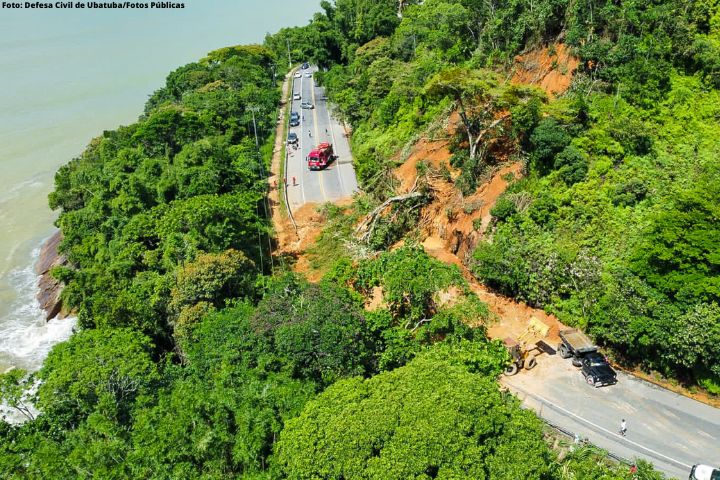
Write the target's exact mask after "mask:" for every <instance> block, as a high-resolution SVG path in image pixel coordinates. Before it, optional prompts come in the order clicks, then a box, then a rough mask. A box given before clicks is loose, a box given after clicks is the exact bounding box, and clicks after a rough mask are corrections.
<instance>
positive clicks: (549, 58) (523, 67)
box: [512, 43, 580, 98]
mask: <svg viewBox="0 0 720 480" xmlns="http://www.w3.org/2000/svg"><path fill="white" fill-rule="evenodd" d="M553 50H554V52H553ZM578 65H580V60H579V59H578V58H577V57H574V56H573V55H571V54H570V52H569V51H568V49H567V47H566V46H565V45H564V44H562V43H556V44H553V45H549V46H546V47H543V48H539V49H535V50H532V51H530V52H528V53H526V54H523V55H518V56H517V57H515V64H514V66H513V77H512V82H513V83H524V84H531V85H537V86H538V87H540V88H542V89H543V90H545V92H546V93H547V94H548V96H549V97H550V98H554V97H556V96H558V95H561V94H563V93H565V92H566V91H567V89H568V88H569V87H570V82H571V81H572V77H573V72H574V71H575V69H576V68H577V67H578Z"/></svg>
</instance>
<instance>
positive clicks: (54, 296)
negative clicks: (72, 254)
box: [35, 230, 67, 320]
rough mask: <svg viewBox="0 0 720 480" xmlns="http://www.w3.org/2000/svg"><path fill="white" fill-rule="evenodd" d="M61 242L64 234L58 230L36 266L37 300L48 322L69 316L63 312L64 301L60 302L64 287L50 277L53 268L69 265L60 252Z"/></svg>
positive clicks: (46, 244) (47, 243) (47, 241)
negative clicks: (38, 276)
mask: <svg viewBox="0 0 720 480" xmlns="http://www.w3.org/2000/svg"><path fill="white" fill-rule="evenodd" d="M61 241H62V233H61V232H60V230H57V231H56V232H55V233H53V234H52V235H51V236H50V238H48V239H47V240H45V243H43V246H42V248H41V250H40V257H39V258H38V261H37V263H36V264H35V272H36V273H37V274H38V275H40V278H39V280H38V289H39V291H38V294H37V297H36V298H37V300H38V302H40V308H42V309H43V310H44V311H45V319H46V320H50V319H53V318H55V317H58V318H64V317H66V316H67V315H65V312H64V311H63V308H62V301H61V300H60V292H61V291H62V285H61V284H60V282H58V281H57V280H55V279H54V278H53V277H52V275H50V270H51V269H52V268H53V267H55V266H58V265H66V264H67V258H66V257H65V255H61V254H60V253H59V252H58V246H59V245H60V242H61Z"/></svg>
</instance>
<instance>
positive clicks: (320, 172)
mask: <svg viewBox="0 0 720 480" xmlns="http://www.w3.org/2000/svg"><path fill="white" fill-rule="evenodd" d="M310 96H311V97H312V104H313V106H314V105H315V87H314V86H313V85H310ZM312 115H313V121H314V123H315V125H314V126H315V139H317V140H319V139H320V135H319V134H318V121H317V109H315V108H313V109H312ZM308 131H309V130H308ZM326 168H327V167H326ZM318 175H320V182H319V183H320V192H321V193H322V196H323V201H324V202H327V195H326V194H325V169H321V170H318Z"/></svg>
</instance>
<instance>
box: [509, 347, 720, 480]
mask: <svg viewBox="0 0 720 480" xmlns="http://www.w3.org/2000/svg"><path fill="white" fill-rule="evenodd" d="M503 383H504V384H505V385H507V386H508V387H509V388H510V390H512V391H514V392H515V393H517V395H518V397H519V398H520V399H522V400H523V404H524V405H525V406H526V407H528V408H532V409H533V410H535V411H536V412H538V413H539V415H540V416H541V417H543V418H544V419H546V420H548V421H549V422H551V423H553V424H555V425H558V426H560V427H562V428H564V429H566V430H569V431H571V432H574V433H577V434H578V435H579V436H580V437H581V438H583V437H587V438H588V440H589V441H590V443H593V444H594V445H597V446H599V447H601V448H603V449H605V450H608V451H609V452H612V453H614V454H616V455H618V456H620V457H623V458H625V459H628V460H632V459H633V458H636V457H639V458H642V459H645V460H648V461H649V462H651V463H653V464H654V465H655V468H657V469H658V470H659V471H662V472H664V473H665V474H666V475H668V476H669V477H670V478H681V479H686V478H688V475H689V473H690V468H691V467H692V465H694V464H696V463H706V464H710V465H715V466H718V465H720V410H718V409H716V408H713V407H710V406H708V405H705V404H703V403H700V402H697V401H695V400H692V399H689V398H687V397H683V396H681V395H677V394H675V393H673V392H670V391H668V390H665V389H662V388H660V387H657V386H656V385H653V384H651V383H648V382H645V381H642V380H639V379H637V378H635V377H633V376H631V375H626V374H624V373H622V372H618V383H617V384H616V385H612V386H608V387H601V388H594V387H591V386H590V385H588V384H586V383H585V379H584V377H583V375H582V373H580V369H578V368H576V367H573V366H572V364H571V362H570V360H563V359H562V358H560V355H547V354H543V355H541V356H539V357H538V366H537V367H536V368H535V369H534V370H531V371H521V372H520V373H519V374H518V375H516V376H514V377H504V379H503ZM623 418H624V419H625V420H627V430H628V431H627V435H626V436H625V437H622V436H620V435H619V434H618V430H619V429H620V421H621V420H622V419H623Z"/></svg>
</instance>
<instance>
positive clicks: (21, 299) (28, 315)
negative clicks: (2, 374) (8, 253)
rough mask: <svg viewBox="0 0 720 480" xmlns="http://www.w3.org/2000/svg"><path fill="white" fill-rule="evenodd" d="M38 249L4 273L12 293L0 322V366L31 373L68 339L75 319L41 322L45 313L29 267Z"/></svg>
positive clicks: (36, 276)
mask: <svg viewBox="0 0 720 480" xmlns="http://www.w3.org/2000/svg"><path fill="white" fill-rule="evenodd" d="M39 255H40V249H39V248H36V249H35V250H33V252H32V261H30V262H29V263H28V265H26V266H25V267H22V268H16V269H14V270H11V271H10V272H9V273H8V276H7V280H8V284H9V286H10V288H11V289H12V290H13V291H14V293H15V295H14V296H15V299H14V300H13V302H12V304H11V305H10V309H9V312H8V314H7V316H6V317H5V318H2V319H0V364H2V365H4V366H5V367H6V368H7V367H17V368H22V369H25V370H29V371H35V370H37V369H39V368H40V367H41V366H42V362H43V360H45V357H47V355H48V353H49V352H50V349H51V348H52V347H53V346H54V345H55V344H57V343H59V342H62V341H65V340H67V339H68V338H70V335H72V332H73V328H74V327H75V324H76V319H74V318H65V319H52V320H50V321H45V312H44V311H43V310H42V309H41V308H40V304H39V303H38V301H37V299H36V298H35V297H36V295H37V293H38V286H37V283H38V275H37V274H36V273H35V271H34V268H33V265H34V264H35V262H36V261H37V259H38V256H39Z"/></svg>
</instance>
